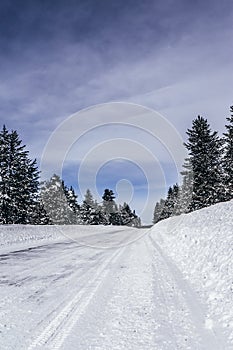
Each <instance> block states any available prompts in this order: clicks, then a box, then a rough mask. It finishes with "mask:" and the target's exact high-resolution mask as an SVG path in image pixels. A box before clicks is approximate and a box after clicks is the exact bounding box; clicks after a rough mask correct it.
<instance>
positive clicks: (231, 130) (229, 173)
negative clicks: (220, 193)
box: [222, 106, 233, 200]
mask: <svg viewBox="0 0 233 350" xmlns="http://www.w3.org/2000/svg"><path fill="white" fill-rule="evenodd" d="M230 112H231V116H230V117H228V118H227V121H228V124H227V125H225V127H226V132H225V133H224V134H223V135H224V136H223V141H224V156H223V162H222V165H223V170H224V178H223V184H224V188H225V200H230V199H233V106H231V107H230Z"/></svg>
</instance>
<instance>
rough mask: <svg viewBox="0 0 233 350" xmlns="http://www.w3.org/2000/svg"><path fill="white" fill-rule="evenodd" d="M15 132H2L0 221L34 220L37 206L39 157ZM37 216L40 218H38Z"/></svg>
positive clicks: (20, 222) (31, 221) (0, 143)
mask: <svg viewBox="0 0 233 350" xmlns="http://www.w3.org/2000/svg"><path fill="white" fill-rule="evenodd" d="M25 147H26V146H25V145H22V141H21V140H20V139H19V136H18V134H17V132H16V131H11V132H9V131H8V130H7V129H6V127H5V126H3V129H2V131H1V132H0V223H2V224H28V223H33V220H34V218H35V216H36V214H35V212H36V208H38V186H39V181H38V179H39V172H38V168H37V165H36V160H31V159H30V158H29V156H28V151H27V150H26V149H25ZM37 219H38V218H37Z"/></svg>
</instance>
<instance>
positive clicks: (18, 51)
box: [0, 0, 233, 186]
mask: <svg viewBox="0 0 233 350" xmlns="http://www.w3.org/2000/svg"><path fill="white" fill-rule="evenodd" d="M232 9H233V5H232V2H231V1H228V0H223V1H221V2H219V1H209V0H207V1H204V2H203V1H199V0H198V1H195V2H192V1H184V0H179V1H177V0H168V1H165V2H164V1H150V0H146V1H139V0H127V1H125V0H124V1H123V0H122V1H121V0H119V1H115V2H113V1H107V0H106V1H105V0H103V1H101V2H96V1H94V0H88V1H86V0H83V1H81V0H79V1H73V0H70V1H69V0H68V1H66V2H64V1H62V0H58V1H56V3H53V2H42V1H39V0H38V1H33V2H32V1H29V0H26V1H24V2H23V3H20V4H19V2H18V1H11V2H9V1H7V2H6V1H1V4H0V33H1V34H0V48H1V57H0V67H1V68H0V76H1V80H0V123H1V124H3V123H5V124H6V125H7V126H8V127H9V128H13V129H17V130H18V131H19V133H20V136H21V137H22V138H23V141H24V142H25V143H26V144H27V145H28V148H29V150H30V154H31V156H32V157H37V158H38V159H39V160H40V158H41V156H42V152H43V149H44V147H45V145H46V143H47V141H48V139H49V137H50V136H51V135H52V134H53V132H54V130H55V129H56V128H57V127H58V125H59V124H60V123H62V122H64V121H66V119H67V117H68V116H69V115H71V114H73V113H76V112H77V111H79V110H81V109H82V108H87V107H89V106H92V105H95V104H99V103H106V102H111V101H125V102H131V103H138V104H142V105H145V106H147V107H150V108H154V109H155V110H158V111H159V112H160V113H162V114H163V115H164V116H165V117H166V118H167V119H168V121H170V122H171V123H172V124H173V125H174V129H176V130H177V132H178V133H180V134H181V135H182V137H183V138H184V137H185V131H186V129H187V128H188V127H190V125H191V120H192V119H193V118H194V117H195V116H196V115H197V114H202V115H203V116H205V117H207V118H208V120H209V121H210V123H211V125H212V126H213V128H214V129H219V130H220V131H222V130H223V128H224V124H225V117H226V116H227V115H228V108H229V105H231V104H232V88H231V86H230V84H231V81H232V71H233V63H232V56H233V47H232V45H231V41H232V35H233V29H232V14H233V12H232ZM96 113H97V111H96ZM101 113H102V110H101V109H100V110H99V111H98V113H97V114H96V115H95V118H97V119H98V120H99V122H100V123H101V122H104V121H106V120H107V117H106V115H102V114H101ZM127 118H128V119H129V116H128V115H126V116H124V117H123V116H122V117H121V119H120V120H124V121H125V120H127ZM138 118H139V120H141V123H142V124H143V118H144V117H143V116H138ZM140 118H141V119H140ZM87 120H88V118H86V119H85V113H84V114H83V118H81V119H80V122H79V123H80V124H79V126H76V127H77V128H79V129H80V130H82V129H83V128H85V127H86V126H85V125H90V124H88V122H87ZM85 123H87V124H85ZM107 131H108V132H109V137H110V138H114V136H116V134H117V135H118V137H120V136H121V135H123V137H126V135H125V133H126V129H125V131H124V133H123V131H122V130H120V129H118V130H115V133H114V131H110V129H108V130H107ZM164 131H166V130H164ZM104 132H106V129H105V131H104V129H101V128H99V129H98V132H92V134H91V135H89V138H88V135H86V138H83V141H82V140H81V139H80V140H79V143H78V146H79V149H78V150H77V152H76V153H75V147H74V148H73V153H72V150H71V151H70V153H69V156H70V158H69V161H70V164H73V163H72V162H73V161H74V160H75V159H76V161H77V163H80V161H81V160H82V158H83V155H84V154H86V152H87V148H88V147H94V146H95V145H96V144H98V143H100V142H103V141H104V140H106V139H104ZM130 135H131V137H132V138H133V139H134V140H135V141H139V142H141V143H144V145H146V146H147V147H148V148H150V149H152V148H153V147H154V149H156V152H155V153H157V155H159V156H158V158H159V160H160V162H161V163H164V164H171V162H170V161H169V157H168V155H167V153H166V152H164V150H162V148H161V145H160V146H159V145H158V144H155V143H154V141H151V139H150V137H149V136H148V137H147V136H145V135H142V134H141V133H139V132H138V134H137V133H136V131H135V130H134V133H133V134H130V132H129V136H130ZM63 136H64V139H67V137H68V139H69V136H68V134H67V133H66V135H63ZM63 136H62V134H60V142H59V144H58V145H57V147H55V148H54V151H53V154H51V155H52V156H53V157H52V158H53V161H54V163H55V160H56V159H57V157H58V158H59V153H58V151H59V147H60V148H61V147H62V146H64V143H63ZM87 139H88V141H87ZM171 143H172V140H171ZM64 147H65V146H64ZM174 147H175V145H173V148H174ZM139 155H140V154H138V158H139ZM145 163H147V162H145ZM167 169H168V168H167ZM172 174H173V175H174V174H175V172H172ZM167 176H169V171H168V175H167ZM169 181H172V179H170V178H169ZM138 186H139V184H138Z"/></svg>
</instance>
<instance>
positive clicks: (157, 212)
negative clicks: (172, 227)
mask: <svg viewBox="0 0 233 350" xmlns="http://www.w3.org/2000/svg"><path fill="white" fill-rule="evenodd" d="M164 205H165V200H164V199H162V198H161V199H160V201H159V202H157V203H156V204H155V208H154V215H153V224H157V222H159V221H160V220H162V212H163V208H164Z"/></svg>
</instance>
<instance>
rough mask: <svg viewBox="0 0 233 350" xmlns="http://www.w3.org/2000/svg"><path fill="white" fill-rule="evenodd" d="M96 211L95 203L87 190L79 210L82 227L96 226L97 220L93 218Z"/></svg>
mask: <svg viewBox="0 0 233 350" xmlns="http://www.w3.org/2000/svg"><path fill="white" fill-rule="evenodd" d="M96 209H97V203H96V202H95V201H94V199H93V196H92V193H91V191H90V190H89V189H87V191H86V193H85V196H84V200H83V204H82V205H81V208H80V213H81V220H82V223H83V224H84V225H95V224H98V222H97V218H95V214H96Z"/></svg>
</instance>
